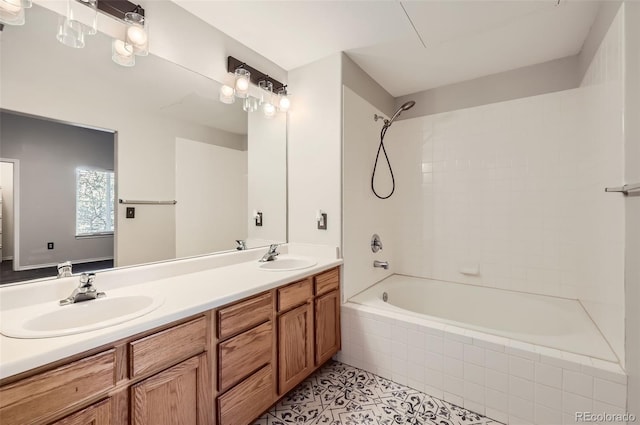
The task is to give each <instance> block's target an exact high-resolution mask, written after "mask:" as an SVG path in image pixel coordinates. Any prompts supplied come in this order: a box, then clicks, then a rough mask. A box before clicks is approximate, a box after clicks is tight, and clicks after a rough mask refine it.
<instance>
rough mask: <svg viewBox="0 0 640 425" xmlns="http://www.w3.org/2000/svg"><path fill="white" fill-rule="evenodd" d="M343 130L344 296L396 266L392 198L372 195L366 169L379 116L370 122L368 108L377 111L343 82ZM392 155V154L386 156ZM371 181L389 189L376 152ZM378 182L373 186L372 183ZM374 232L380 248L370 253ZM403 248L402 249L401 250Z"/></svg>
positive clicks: (370, 162) (370, 165)
mask: <svg viewBox="0 0 640 425" xmlns="http://www.w3.org/2000/svg"><path fill="white" fill-rule="evenodd" d="M343 90H344V101H343V105H344V106H343V114H344V130H343V143H344V146H343V161H344V170H343V173H344V184H343V200H342V203H343V220H344V221H343V226H344V234H343V244H342V249H343V256H344V258H345V259H346V260H347V261H346V262H345V264H344V266H343V270H344V272H343V273H344V274H343V278H344V279H343V282H344V283H343V296H344V297H345V299H348V298H350V297H352V296H354V295H355V294H357V293H358V292H360V291H362V290H364V289H365V288H367V287H369V286H370V285H371V284H372V283H374V282H377V281H379V280H382V279H384V278H385V277H387V276H389V275H390V274H392V273H394V272H396V271H397V270H398V264H397V263H396V258H398V255H397V254H398V250H399V246H398V245H396V243H395V242H396V238H395V237H394V235H393V232H394V231H395V228H394V226H393V223H394V217H393V214H392V209H391V205H392V201H391V200H390V199H387V200H382V199H378V198H376V197H375V196H374V195H373V193H372V192H371V171H372V169H373V162H374V160H375V155H376V149H377V146H378V142H379V140H380V129H381V127H382V122H381V121H378V123H374V121H373V116H374V114H378V115H380V114H382V112H381V111H380V110H378V109H376V108H375V107H373V106H372V105H371V104H370V103H368V102H367V101H366V100H364V99H362V98H361V97H360V96H358V95H357V94H355V93H354V92H353V91H352V90H351V89H349V88H348V87H346V86H344V87H343ZM392 160H393V158H392ZM380 161H381V162H380V163H379V169H378V172H377V173H376V175H377V176H380V177H381V179H380V180H378V178H377V177H376V183H377V184H378V185H379V190H380V191H381V192H386V191H387V190H389V174H388V172H386V171H385V167H386V162H385V161H384V159H382V158H380ZM377 187H378V186H377ZM374 233H377V234H378V235H379V236H380V238H381V240H382V244H383V249H382V251H378V252H377V253H373V252H372V251H371V249H370V248H368V247H369V245H370V242H371V236H372V235H373V234H374ZM404 254H405V252H404V250H403V255H404ZM374 260H380V261H389V264H390V268H389V270H384V269H382V268H374V267H373V261H374Z"/></svg>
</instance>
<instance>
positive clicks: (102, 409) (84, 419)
mask: <svg viewBox="0 0 640 425" xmlns="http://www.w3.org/2000/svg"><path fill="white" fill-rule="evenodd" d="M51 425H112V421H111V400H110V399H106V400H103V401H101V402H99V403H95V404H92V405H91V406H89V407H87V408H86V409H83V410H81V411H79V412H77V413H74V414H73V415H71V416H67V417H66V418H64V419H60V420H59V421H57V422H54V423H53V424H51ZM113 425H115V424H113Z"/></svg>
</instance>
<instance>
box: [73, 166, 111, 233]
mask: <svg viewBox="0 0 640 425" xmlns="http://www.w3.org/2000/svg"><path fill="white" fill-rule="evenodd" d="M114 202H115V177H114V173H113V171H108V170H96V169H87V168H77V169H76V236H98V235H109V234H113V215H114V213H113V210H114Z"/></svg>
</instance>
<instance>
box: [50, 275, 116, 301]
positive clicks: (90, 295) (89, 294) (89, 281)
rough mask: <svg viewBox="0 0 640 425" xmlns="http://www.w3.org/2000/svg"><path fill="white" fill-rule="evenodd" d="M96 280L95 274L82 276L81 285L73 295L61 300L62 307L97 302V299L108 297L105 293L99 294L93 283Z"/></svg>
mask: <svg viewBox="0 0 640 425" xmlns="http://www.w3.org/2000/svg"><path fill="white" fill-rule="evenodd" d="M95 279H96V275H95V273H82V275H81V276H80V284H79V285H78V287H77V288H76V289H74V290H73V292H72V293H71V295H69V296H68V297H67V298H65V299H63V300H60V305H68V304H75V303H79V302H82V301H89V300H95V299H96V298H102V297H106V296H107V294H105V293H104V292H98V290H97V289H96V287H95V286H93V282H94V281H95Z"/></svg>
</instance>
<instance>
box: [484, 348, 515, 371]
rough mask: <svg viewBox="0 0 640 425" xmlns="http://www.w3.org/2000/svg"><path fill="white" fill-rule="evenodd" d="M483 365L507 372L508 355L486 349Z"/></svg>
mask: <svg viewBox="0 0 640 425" xmlns="http://www.w3.org/2000/svg"><path fill="white" fill-rule="evenodd" d="M485 366H486V367H487V368H489V369H493V370H497V371H499V372H503V373H509V356H508V355H507V354H504V353H500V352H497V351H493V350H486V351H485Z"/></svg>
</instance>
